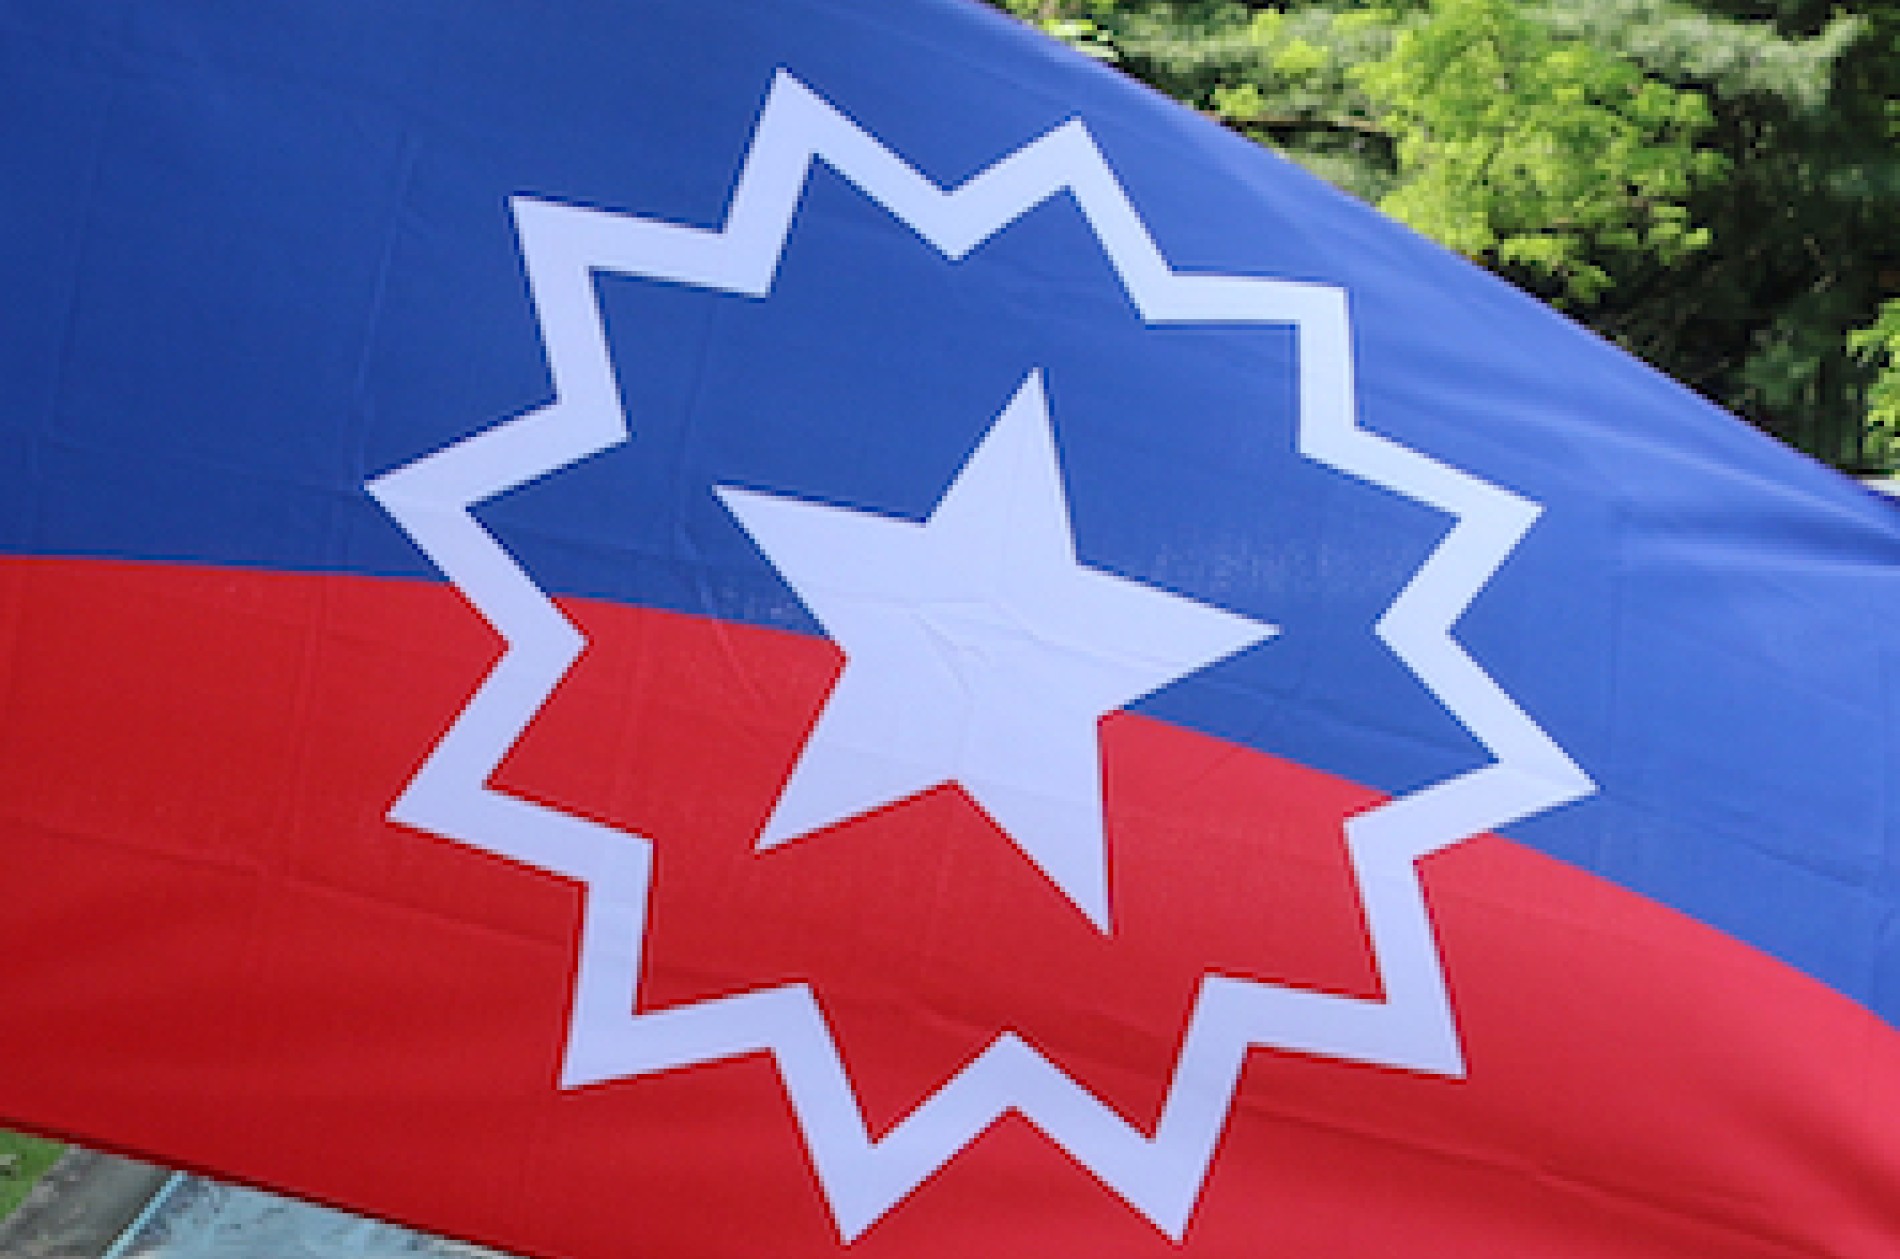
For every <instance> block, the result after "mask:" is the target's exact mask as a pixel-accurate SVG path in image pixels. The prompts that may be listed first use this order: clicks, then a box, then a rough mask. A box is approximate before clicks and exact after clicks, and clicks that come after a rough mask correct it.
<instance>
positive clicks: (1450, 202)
mask: <svg viewBox="0 0 1900 1259" xmlns="http://www.w3.org/2000/svg"><path fill="white" fill-rule="evenodd" d="M1342 20H1345V21H1359V22H1371V21H1382V22H1390V23H1392V24H1394V25H1395V26H1396V27H1397V28H1398V34H1397V37H1396V39H1395V40H1394V41H1393V44H1392V47H1391V50H1390V52H1389V53H1387V55H1386V56H1385V57H1383V58H1381V59H1379V60H1375V61H1370V62H1367V63H1364V64H1362V65H1359V66H1357V67H1355V68H1354V70H1353V71H1352V77H1353V78H1354V79H1356V80H1357V81H1358V82H1359V83H1360V85H1361V86H1363V87H1364V88H1365V90H1366V92H1367V94H1368V95H1369V96H1370V97H1371V98H1372V100H1373V101H1374V102H1376V103H1377V104H1378V105H1380V106H1381V107H1382V111H1383V112H1382V119H1383V122H1384V125H1385V127H1386V128H1387V130H1388V131H1389V133H1390V134H1391V135H1392V136H1393V137H1394V138H1395V140H1396V141H1397V159H1398V168H1399V172H1400V175H1401V181H1400V183H1399V184H1398V186H1397V187H1396V188H1394V190H1393V191H1392V192H1391V193H1389V194H1388V195H1387V196H1385V197H1384V198H1383V199H1382V200H1381V201H1380V207H1381V208H1382V209H1384V210H1386V211H1387V212H1388V213H1390V214H1392V215H1394V216H1395V217H1397V218H1399V219H1401V220H1403V221H1404V222H1406V223H1409V224H1411V225H1412V226H1413V227H1416V228H1417V229H1419V230H1420V231H1422V232H1424V233H1425V234H1426V235H1428V236H1432V237H1434V238H1436V239H1437V240H1439V241H1440V242H1442V243H1443V244H1446V245H1448V246H1450V247H1451V248H1453V249H1456V250H1458V251H1459V252H1460V253H1463V254H1466V255H1467V256H1469V257H1471V258H1474V259H1477V260H1479V261H1481V262H1485V263H1488V264H1490V265H1493V266H1497V267H1502V268H1516V269H1521V270H1524V271H1527V272H1529V273H1531V274H1534V275H1536V276H1539V277H1541V278H1544V279H1547V280H1550V281H1553V282H1554V284H1555V286H1556V291H1557V294H1558V295H1559V296H1561V297H1563V298H1566V299H1571V300H1574V301H1576V302H1578V303H1580V304H1584V303H1589V302H1591V301H1593V300H1594V299H1596V298H1598V297H1600V296H1601V295H1602V294H1603V293H1604V292H1605V291H1606V290H1608V289H1609V288H1611V287H1613V285H1614V284H1615V279H1614V276H1613V271H1612V268H1613V267H1616V266H1617V264H1618V263H1619V262H1621V261H1622V260H1623V256H1625V255H1640V256H1643V257H1646V258H1653V259H1655V260H1656V261H1657V262H1658V263H1660V264H1662V265H1665V266H1667V265H1671V264H1673V263H1676V262H1679V261H1681V260H1682V258H1683V257H1685V256H1686V255H1687V254H1689V253H1690V252H1693V251H1694V250H1697V249H1701V248H1703V247H1704V246H1706V245H1707V244H1708V243H1709V231H1708V229H1707V228H1706V227H1701V226H1697V225H1694V224H1692V223H1691V221H1690V211H1689V207H1688V205H1687V204H1686V198H1687V196H1688V194H1689V193H1690V191H1691V190H1692V189H1693V188H1694V187H1696V186H1697V185H1698V184H1700V183H1703V182H1706V181H1708V180H1710V179H1713V178H1716V177H1719V176H1720V174H1721V173H1722V171H1723V170H1724V168H1725V166H1726V161H1725V159H1724V157H1723V156H1722V155H1721V154H1720V153H1717V152H1715V151H1713V150H1711V149H1708V148H1703V147H1698V144H1697V140H1698V138H1699V137H1700V136H1701V134H1702V133H1703V132H1705V131H1707V130H1708V128H1709V126H1710V123H1711V115H1710V111H1709V107H1708V105H1707V103H1706V102H1705V100H1704V99H1703V97H1702V95H1701V94H1700V93H1697V92H1695V91H1691V90H1687V89H1682V88H1675V87H1671V86H1669V85H1668V84H1665V83H1662V82H1658V81H1657V80H1655V79H1652V78H1649V77H1647V76H1646V75H1645V74H1644V73H1643V71H1642V70H1641V69H1640V68H1639V67H1638V66H1636V65H1635V64H1634V63H1632V62H1631V61H1629V60H1628V59H1626V58H1624V57H1622V56H1620V55H1618V54H1615V53H1612V52H1609V51H1607V50H1606V49H1605V48H1604V47H1603V46H1601V45H1598V44H1594V43H1590V42H1587V41H1584V40H1582V39H1578V38H1575V37H1566V36H1563V35H1560V34H1558V33H1557V32H1556V31H1554V30H1553V29H1552V27H1551V26H1550V25H1549V24H1548V23H1546V22H1542V21H1539V20H1537V19H1536V18H1534V17H1532V16H1530V15H1529V13H1528V12H1527V11H1526V10H1525V9H1524V7H1523V6H1522V5H1519V4H1516V3H1512V2H1511V0H1432V2H1431V4H1430V6H1429V7H1428V8H1427V9H1426V10H1425V11H1424V12H1422V13H1417V14H1414V15H1410V16H1409V17H1407V16H1403V15H1399V14H1395V13H1392V12H1390V11H1386V12H1379V11H1376V10H1375V11H1373V12H1370V13H1362V14H1355V15H1351V17H1349V18H1346V19H1342Z"/></svg>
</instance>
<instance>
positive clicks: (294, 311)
mask: <svg viewBox="0 0 1900 1259" xmlns="http://www.w3.org/2000/svg"><path fill="white" fill-rule="evenodd" d="M0 63H3V64H4V66H5V70H4V73H0V97H3V98H4V116H5V117H6V118H7V119H8V123H7V125H6V126H5V127H0V171H4V172H5V177H4V178H0V222H4V225H5V231H4V232H0V279H4V281H5V293H6V298H5V301H4V302H0V381H4V384H5V391H4V395H3V396H0V486H4V493H3V494H0V552H3V553H4V557H3V558H0V677H3V678H4V699H3V701H0V703H3V705H4V706H3V707H0V860H4V869H3V870H0V957H4V964H0V974H4V976H5V979H4V981H3V983H0V1118H3V1119H5V1120H7V1121H10V1122H13V1123H16V1124H19V1125H23V1126H27V1127H31V1128H35V1129H40V1130H44V1131H48V1132H55V1133H60V1134H65V1135H69V1136H73V1137H77V1138H80V1139H84V1140H88V1141H92V1142H95V1143H98V1144H103V1145H107V1146H110V1147H113V1148H117V1149H122V1150H127V1151H131V1152H135V1153H139V1154H143V1155H146V1156H150V1157H156V1158H160V1159H163V1160H167V1161H170V1162H172V1163H176V1164H180V1165H184V1166H188V1167H192V1168H195V1169H200V1170H205V1171H209V1172H213V1173H216V1174H219V1175H224V1176H228V1177H232V1178H235V1179H240V1180H244V1181H248V1182H252V1183H257V1184H261V1185H265V1186H269V1187H274V1188H278V1189H282V1190H286V1191H289V1192H293V1193H296V1194H300V1195H303V1196H306V1197H309V1198H313V1199H317V1200H321V1201H326V1202H331V1203H336V1204H341V1205H347V1206H349V1207H352V1208H354V1209H357V1210H360V1211H364V1212H368V1213H371V1214H374V1215H378V1216H382V1217H386V1218H390V1219H394V1220H399V1221H402V1222H406V1223H410V1224H414V1225H419V1226H422V1227H425V1228H429V1229H434V1230H437V1231H442V1232H447V1233H451V1234H455V1235H459V1236H465V1237H469V1238H473V1239H477V1240H481V1241H485V1242H489V1243H492V1244H497V1245H500V1246H504V1247H508V1248H512V1249H515V1250H518V1251H521V1252H524V1253H528V1254H535V1255H546V1256H576V1257H582V1259H586V1257H591V1256H628V1255H708V1256H719V1255H754V1254H760V1253H771V1254H782V1255H788V1256H804V1255H811V1256H822V1255H842V1254H861V1255H864V1256H867V1257H875V1256H879V1255H903V1256H931V1255H943V1256H952V1255H955V1256H965V1255H969V1254H972V1253H983V1254H997V1255H1015V1254H1021V1255H1032V1254H1033V1255H1038V1256H1045V1255H1051V1254H1057V1255H1066V1254H1074V1255H1088V1256H1103V1255H1115V1256H1123V1255H1127V1256H1139V1255H1165V1254H1171V1253H1175V1252H1177V1251H1185V1252H1187V1253H1189V1254H1201V1255H1208V1256H1215V1255H1242V1254H1244V1255H1249V1256H1252V1255H1262V1254H1268V1255H1282V1254H1284V1255H1304V1254H1313V1255H1326V1256H1332V1257H1340V1259H1350V1257H1353V1256H1384V1255H1390V1254H1394V1253H1400V1252H1406V1253H1427V1254H1447V1255H1459V1256H1466V1257H1470V1256H1490V1255H1497V1256H1512V1257H1513V1259H1515V1257H1517V1256H1522V1255H1526V1254H1536V1255H1544V1256H1571V1255H1574V1256H1586V1255H1587V1256H1611V1255H1613V1256H1618V1257H1619V1259H1622V1257H1629V1259H1636V1257H1647V1256H1665V1255H1666V1256H1676V1255H1682V1254H1697V1255H1721V1256H1744V1257H1756V1256H1759V1257H1762V1259H1768V1257H1772V1256H1794V1255H1801V1256H1812V1255H1823V1254H1825V1255H1836V1256H1883V1255H1890V1254H1892V1253H1893V1252H1894V1248H1895V1245H1896V1244H1897V1243H1900V1135H1896V1134H1897V1133H1900V1124H1896V1122H1895V1120H1896V1118H1897V1117H1900V1035H1897V1034H1896V1031H1895V1027H1894V1021H1895V1019H1896V1016H1900V952H1897V951H1896V921H1897V920H1896V907H1900V865H1897V864H1896V860H1895V855H1894V850H1893V844H1892V842H1891V837H1892V836H1893V834H1894V828H1895V818H1896V812H1895V809H1896V806H1895V800H1896V799H1900V797H1896V796H1895V794H1894V792H1893V791H1892V789H1891V787H1890V786H1889V779H1890V778H1891V777H1892V773H1891V770H1892V767H1893V765H1894V746H1893V733H1892V732H1893V731H1894V730H1895V729H1896V726H1897V724H1900V667H1897V661H1900V657H1897V656H1896V654H1895V652H1894V650H1893V648H1892V646H1891V643H1892V636H1893V632H1894V631H1893V626H1895V625H1896V624H1900V578H1896V572H1900V569H1897V568H1896V563H1897V562H1900V517H1897V516H1896V514H1895V507H1894V505H1893V504H1891V503H1889V502H1887V501H1884V500H1881V499H1879V498H1877V497H1875V496H1874V495H1872V494H1869V493H1867V492H1865V491H1864V490H1862V489H1861V488H1859V487H1857V486H1855V485H1854V484H1852V483H1851V482H1849V481H1847V480H1845V479H1843V478H1841V477H1839V476H1837V475H1835V474H1834V473H1832V472H1830V471H1828V470H1826V469H1823V468H1821V467H1819V466H1817V465H1815V464H1813V463H1811V462H1809V461H1808V460H1806V459H1804V458H1803V457H1801V456H1799V455H1796V454H1793V453H1791V452H1789V451H1787V450H1785V449H1782V448H1780V447H1778V446H1776V445H1775V444H1774V443H1773V442H1771V441H1770V440H1768V439H1767V438H1765V437H1763V436H1761V435H1760V434H1758V433H1756V432H1754V431H1752V430H1750V429H1748V428H1747V427H1746V426H1744V425H1743V424H1741V423H1739V422H1738V421H1736V420H1734V419H1733V418H1732V417H1729V416H1727V415H1725V414H1722V413H1721V412H1719V411H1717V410H1716V409H1715V408H1713V407H1710V406H1709V405H1707V404H1705V403H1703V402H1702V401H1700V400H1699V399H1697V398H1696V397H1694V396H1692V395H1690V394H1689V393H1687V392H1686V391H1684V390H1682V389H1681V388H1679V387H1677V386H1675V385H1674V384H1672V383H1670V382H1669V381H1667V380H1665V379H1663V378H1661V377H1660V376H1658V375H1657V374H1655V373H1654V372H1652V371H1650V370H1648V369H1647V368H1645V367H1643V366H1642V365H1640V364H1638V363H1636V362H1634V361H1633V360H1631V359H1629V358H1628V357H1626V356H1625V355H1623V354H1622V353H1620V352H1619V351H1617V350H1616V349H1614V348H1612V347H1610V346H1609V345H1607V344H1605V343H1602V342H1600V341H1598V340H1596V339H1594V338H1593V337H1592V336H1590V335H1589V334H1587V333H1585V332H1583V331H1580V330H1579V329H1578V328H1576V327H1575V326H1573V325H1571V324H1569V323H1568V322H1566V321H1565V320H1563V319H1562V318H1560V317H1558V316H1557V315H1555V314H1553V313H1551V312H1549V311H1548V310H1546V309H1544V308H1542V307H1540V306H1539V305H1537V304H1536V303H1535V302H1533V301H1531V300H1530V299H1528V298H1526V297H1524V296H1522V295H1521V294H1519V293H1517V292H1516V291H1514V290H1512V289H1510V288H1509V287H1508V286H1506V285H1504V284H1501V283H1499V282H1497V281H1496V280H1494V279H1492V278H1490V277H1488V276H1486V275H1484V274H1483V273H1481V272H1480V271H1478V270H1476V269H1475V268H1473V267H1471V266H1469V265H1468V264H1466V263H1464V262H1462V261H1460V260H1458V259H1456V258H1453V257H1451V256H1450V255H1447V254H1445V253H1444V252H1442V251H1440V250H1439V249H1437V248H1436V247H1434V246H1432V245H1430V244H1428V243H1426V242H1424V241H1422V240H1420V239H1418V238H1417V237H1415V236H1413V235H1411V234H1409V233H1408V232H1406V231H1405V230H1403V229H1401V228H1399V227H1397V226H1395V225H1393V224H1392V223H1390V222H1388V221H1386V220H1384V219H1382V218H1381V217H1380V216H1378V215H1377V214H1376V213H1374V212H1373V211H1371V210H1369V209H1367V208H1366V207H1364V206H1362V205H1359V204H1357V203H1355V202H1353V201H1352V200H1350V199H1348V198H1346V197H1344V196H1342V195H1340V194H1338V193H1336V192H1334V191H1332V190H1330V189H1329V188H1327V187H1325V186H1323V185H1321V184H1320V183H1318V182H1317V181H1315V180H1313V179H1311V178H1310V177H1308V176H1306V175H1304V174H1303V173H1301V172H1300V171H1299V170H1298V169H1296V168H1294V167H1292V166H1291V165H1289V164H1288V163H1286V162H1284V161H1282V160H1280V159H1278V158H1276V157H1274V156H1272V155H1271V154H1269V153H1267V152H1265V151H1263V150H1261V149H1259V148H1257V147H1255V146H1253V145H1252V144H1250V143H1248V142H1246V141H1244V140H1242V139H1240V138H1238V137H1236V136H1233V135H1231V134H1228V133H1226V132H1224V131H1222V130H1221V129H1220V128H1218V127H1216V126H1214V125H1213V124H1211V123H1209V122H1207V121H1206V120H1204V119H1200V118H1197V117H1195V116H1193V115H1192V114H1191V113H1190V112H1189V111H1186V110H1184V109H1182V108H1180V107H1178V106H1175V105H1173V104H1171V103H1169V102H1166V101H1164V100H1162V99H1160V98H1158V97H1156V96H1154V95H1153V94H1151V93H1149V92H1148V91H1146V90H1145V89H1142V88H1140V87H1138V86H1136V85H1134V84H1132V83H1130V82H1129V81H1127V80H1125V79H1124V78H1122V77H1121V76H1119V75H1118V74H1117V73H1115V72H1114V71H1113V70H1111V69H1109V68H1106V67H1103V66H1100V65H1096V64H1093V63H1091V62H1089V61H1087V59H1085V58H1082V57H1079V56H1076V55H1074V54H1072V53H1069V52H1067V51H1066V50H1063V49H1060V48H1058V47H1056V46H1054V45H1053V44H1052V43H1050V42H1049V41H1047V40H1045V39H1043V38H1042V37H1040V36H1039V35H1036V34H1035V33H1033V32H1031V31H1029V30H1027V29H1025V28H1022V27H1019V26H1017V25H1015V24H1014V23H1012V22H1011V21H1009V20H1008V19H1006V18H1004V17H1003V16H1001V15H999V14H996V13H994V12H991V11H990V10H988V9H985V8H982V7H980V6H977V5H975V4H971V3H963V2H961V0H902V2H901V3H891V2H890V0H774V3H770V4H763V3H743V2H739V0H726V2H721V3H713V2H709V0H693V2H691V3H686V2H684V0H680V2H675V0H617V2H612V3H609V2H607V0H586V2H582V3H574V4H567V5H561V6H552V7H549V6H530V5H525V4H508V3H501V2H500V0H469V2H465V3H458V4H428V3H413V4H394V5H392V4H386V3H358V2H355V0H335V2H332V3H325V4H321V5H305V6H265V5H256V4H239V3H230V2H214V3H203V4H196V5H191V6H182V5H155V4H150V3H140V2H137V0H96V2H91V3H84V4H72V3H47V2H44V0H39V2H34V0H7V2H6V3H0Z"/></svg>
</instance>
